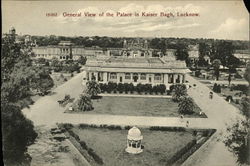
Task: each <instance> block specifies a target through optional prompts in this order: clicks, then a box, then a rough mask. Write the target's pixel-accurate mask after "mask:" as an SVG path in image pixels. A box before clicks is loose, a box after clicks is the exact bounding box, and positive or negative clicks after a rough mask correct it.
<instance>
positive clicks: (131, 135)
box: [128, 127, 142, 140]
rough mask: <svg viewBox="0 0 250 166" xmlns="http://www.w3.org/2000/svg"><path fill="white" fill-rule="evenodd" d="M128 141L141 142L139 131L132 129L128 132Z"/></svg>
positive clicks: (135, 128)
mask: <svg viewBox="0 0 250 166" xmlns="http://www.w3.org/2000/svg"><path fill="white" fill-rule="evenodd" d="M128 139H130V140H141V139H142V135H141V131H140V130H139V129H138V128H137V127H132V128H131V129H129V131H128Z"/></svg>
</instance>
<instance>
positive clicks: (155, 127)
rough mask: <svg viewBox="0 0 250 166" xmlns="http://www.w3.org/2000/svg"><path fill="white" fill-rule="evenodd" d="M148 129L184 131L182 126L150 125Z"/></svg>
mask: <svg viewBox="0 0 250 166" xmlns="http://www.w3.org/2000/svg"><path fill="white" fill-rule="evenodd" d="M149 130H155V131H186V129H185V128H184V127H161V126H152V127H150V128H149Z"/></svg>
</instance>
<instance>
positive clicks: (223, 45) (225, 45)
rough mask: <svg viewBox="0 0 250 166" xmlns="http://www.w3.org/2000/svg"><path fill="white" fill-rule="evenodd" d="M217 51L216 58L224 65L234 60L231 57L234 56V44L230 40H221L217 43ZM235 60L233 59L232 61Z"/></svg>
mask: <svg viewBox="0 0 250 166" xmlns="http://www.w3.org/2000/svg"><path fill="white" fill-rule="evenodd" d="M215 47H216V52H215V59H219V60H220V61H221V64H222V65H223V66H228V67H229V65H230V63H232V62H233V61H234V60H233V59H234V58H233V59H231V60H230V58H232V57H233V45H232V42H228V41H219V42H217V43H216V46H215ZM232 60H233V61H232Z"/></svg>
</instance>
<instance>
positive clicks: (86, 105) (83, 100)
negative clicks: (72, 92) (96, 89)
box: [78, 95, 94, 111]
mask: <svg viewBox="0 0 250 166" xmlns="http://www.w3.org/2000/svg"><path fill="white" fill-rule="evenodd" d="M93 109H94V107H93V104H92V101H91V99H90V96H87V95H81V96H80V99H79V100H78V110H80V111H91V110H93Z"/></svg>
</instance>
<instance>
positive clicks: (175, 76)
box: [173, 74, 177, 84]
mask: <svg viewBox="0 0 250 166" xmlns="http://www.w3.org/2000/svg"><path fill="white" fill-rule="evenodd" d="M176 78H177V75H176V74H174V82H173V83H174V84H175V83H176Z"/></svg>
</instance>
